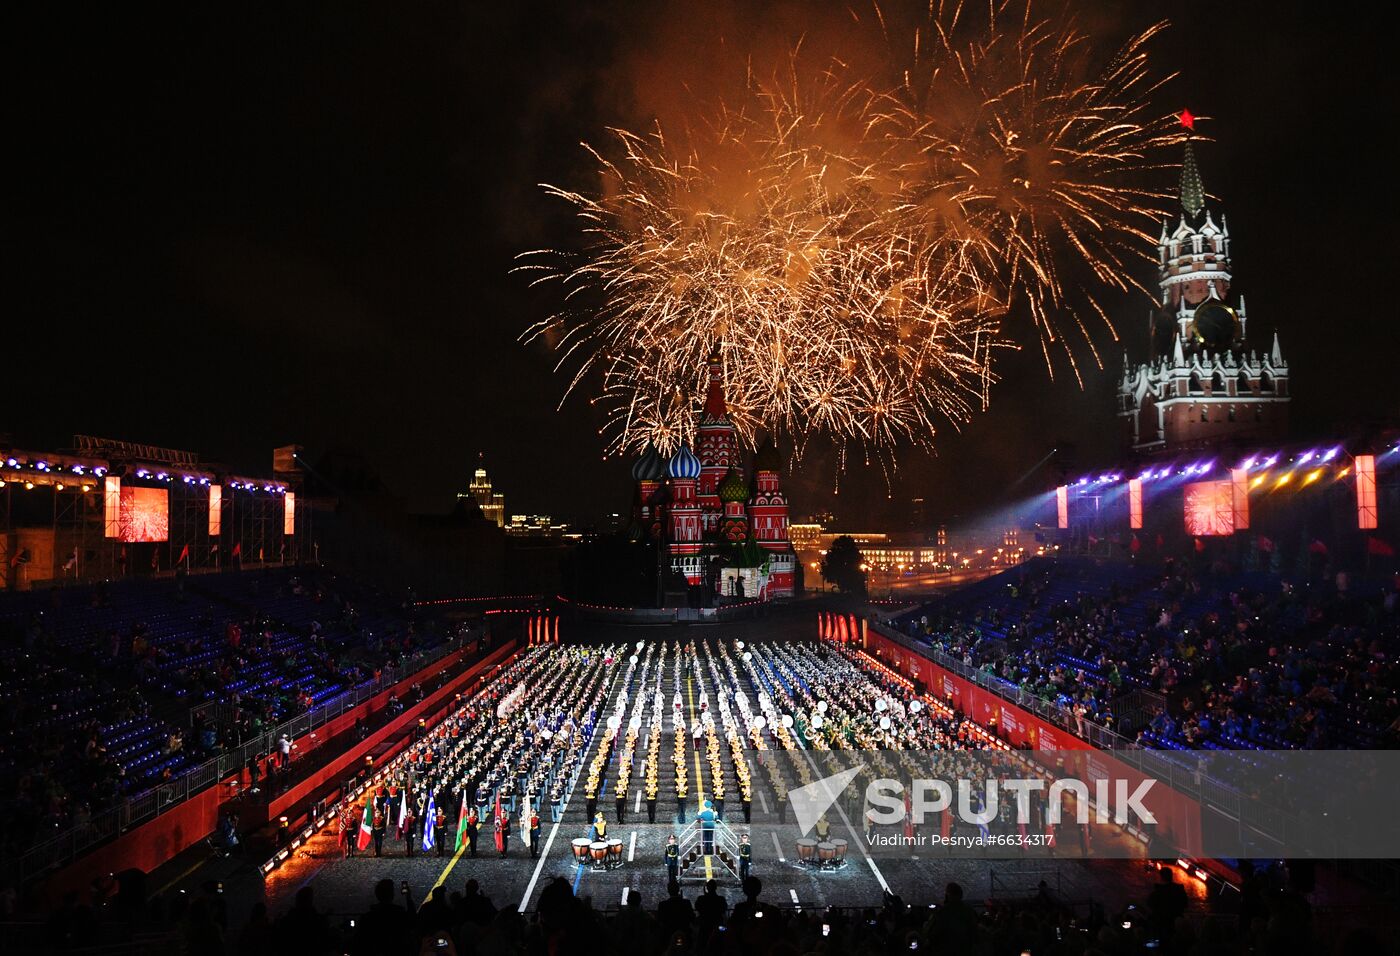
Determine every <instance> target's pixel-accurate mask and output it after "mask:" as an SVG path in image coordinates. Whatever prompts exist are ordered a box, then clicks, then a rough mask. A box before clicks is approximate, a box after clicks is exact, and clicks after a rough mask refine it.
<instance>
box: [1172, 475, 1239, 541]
mask: <svg viewBox="0 0 1400 956" xmlns="http://www.w3.org/2000/svg"><path fill="white" fill-rule="evenodd" d="M1183 498H1184V500H1185V507H1186V533H1187V534H1190V535H1196V536H1205V535H1217V534H1233V533H1234V531H1235V489H1234V485H1233V483H1232V482H1229V481H1197V482H1195V483H1193V484H1189V485H1187V486H1186V488H1185V490H1184V492H1183Z"/></svg>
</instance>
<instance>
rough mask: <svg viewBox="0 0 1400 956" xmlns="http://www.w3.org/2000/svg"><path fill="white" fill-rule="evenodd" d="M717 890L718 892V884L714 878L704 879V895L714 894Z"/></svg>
mask: <svg viewBox="0 0 1400 956" xmlns="http://www.w3.org/2000/svg"><path fill="white" fill-rule="evenodd" d="M717 892H719V884H718V883H716V882H715V881H714V880H706V881H705V895H706V896H714V895H715V893H717Z"/></svg>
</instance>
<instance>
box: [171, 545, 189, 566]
mask: <svg viewBox="0 0 1400 956" xmlns="http://www.w3.org/2000/svg"><path fill="white" fill-rule="evenodd" d="M189 556H190V546H189V545H185V546H184V547H183V548H181V549H180V556H179V557H178V558H176V559H175V563H176V564H179V563H180V562H181V561H184V560H185V559H186V558H188V557H189Z"/></svg>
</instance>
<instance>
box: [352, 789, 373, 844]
mask: <svg viewBox="0 0 1400 956" xmlns="http://www.w3.org/2000/svg"><path fill="white" fill-rule="evenodd" d="M373 836H374V800H373V799H372V798H370V797H366V798H365V815H364V816H362V817H360V835H359V836H358V837H356V839H355V849H357V850H361V851H363V850H368V849H369V841H370V839H371V838H372V837H373Z"/></svg>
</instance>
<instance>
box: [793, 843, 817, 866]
mask: <svg viewBox="0 0 1400 956" xmlns="http://www.w3.org/2000/svg"><path fill="white" fill-rule="evenodd" d="M816 856H817V841H816V840H808V839H802V840H798V841H797V861H798V862H799V863H808V864H810V863H815V862H816Z"/></svg>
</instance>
